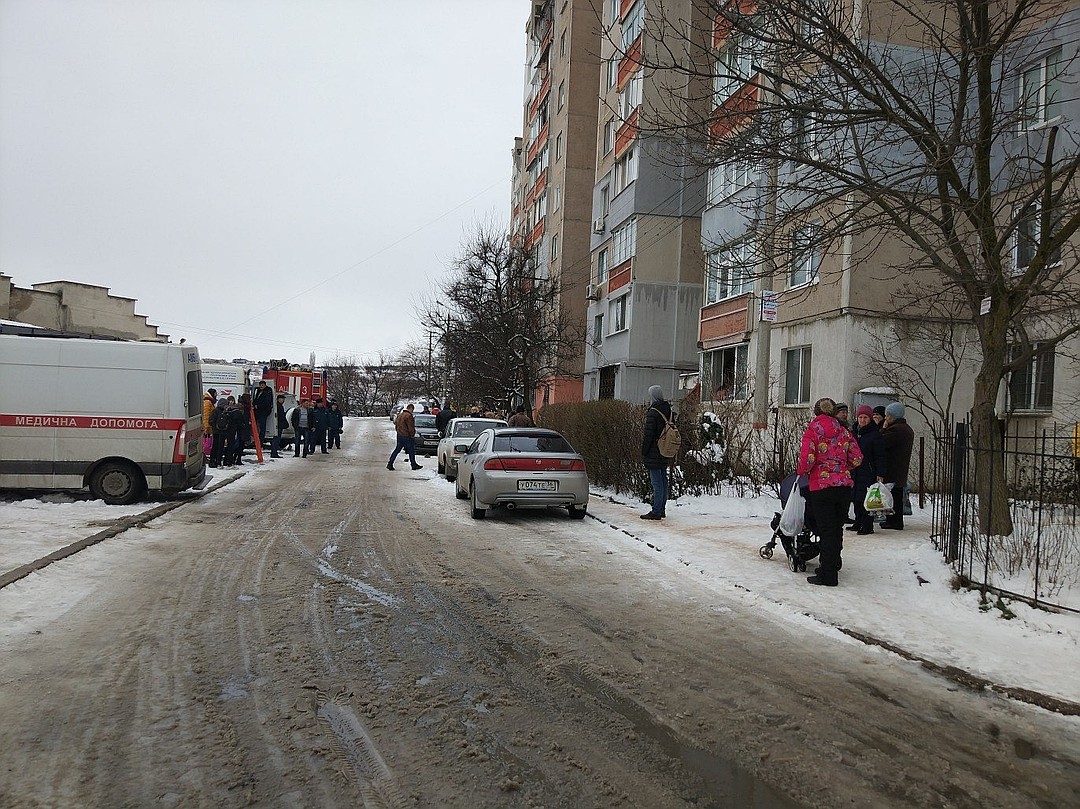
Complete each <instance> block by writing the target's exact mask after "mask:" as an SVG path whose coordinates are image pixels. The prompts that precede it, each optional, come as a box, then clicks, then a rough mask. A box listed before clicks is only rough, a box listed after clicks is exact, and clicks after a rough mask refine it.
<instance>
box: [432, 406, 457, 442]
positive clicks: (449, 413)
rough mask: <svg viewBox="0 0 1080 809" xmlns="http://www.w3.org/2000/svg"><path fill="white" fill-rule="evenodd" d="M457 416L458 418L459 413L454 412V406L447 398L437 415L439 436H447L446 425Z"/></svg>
mask: <svg viewBox="0 0 1080 809" xmlns="http://www.w3.org/2000/svg"><path fill="white" fill-rule="evenodd" d="M455 418H457V413H455V412H454V406H453V405H452V404H451V403H450V400H449V399H447V400H446V402H445V403H444V404H443V406H442V409H441V410H440V411H439V414H438V415H437V416H435V429H436V430H438V431H439V438H446V425H447V424H449V423H450V421H451V420H452V419H455Z"/></svg>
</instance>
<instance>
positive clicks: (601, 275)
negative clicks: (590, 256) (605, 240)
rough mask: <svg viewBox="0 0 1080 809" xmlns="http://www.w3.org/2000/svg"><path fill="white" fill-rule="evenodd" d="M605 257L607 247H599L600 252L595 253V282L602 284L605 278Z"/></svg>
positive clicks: (606, 255) (606, 265)
mask: <svg viewBox="0 0 1080 809" xmlns="http://www.w3.org/2000/svg"><path fill="white" fill-rule="evenodd" d="M607 257H608V248H606V247H601V248H600V252H598V253H597V254H596V283H598V284H602V283H604V282H605V281H606V280H607V270H608V264H607Z"/></svg>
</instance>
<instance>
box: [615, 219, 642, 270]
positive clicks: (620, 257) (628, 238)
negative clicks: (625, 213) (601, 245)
mask: <svg viewBox="0 0 1080 809" xmlns="http://www.w3.org/2000/svg"><path fill="white" fill-rule="evenodd" d="M636 252H637V219H631V220H630V221H629V222H627V223H626V224H625V225H623V226H622V227H618V228H616V229H615V230H613V231H611V266H613V267H617V266H619V265H620V264H622V263H623V262H624V261H627V260H628V259H631V258H633V257H634V254H635V253H636Z"/></svg>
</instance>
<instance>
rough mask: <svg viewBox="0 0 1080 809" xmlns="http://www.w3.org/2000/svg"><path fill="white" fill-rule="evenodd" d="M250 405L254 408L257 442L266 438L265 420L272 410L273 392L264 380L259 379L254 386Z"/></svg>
mask: <svg viewBox="0 0 1080 809" xmlns="http://www.w3.org/2000/svg"><path fill="white" fill-rule="evenodd" d="M251 404H252V407H253V408H254V410H255V424H256V426H257V427H258V430H259V443H260V444H262V443H263V442H264V441H265V440H266V421H267V419H269V418H270V414H271V413H273V412H274V392H273V391H272V390H270V388H268V387H267V386H266V380H265V379H260V380H259V384H258V386H257V387H256V388H255V397H254V399H252V402H251Z"/></svg>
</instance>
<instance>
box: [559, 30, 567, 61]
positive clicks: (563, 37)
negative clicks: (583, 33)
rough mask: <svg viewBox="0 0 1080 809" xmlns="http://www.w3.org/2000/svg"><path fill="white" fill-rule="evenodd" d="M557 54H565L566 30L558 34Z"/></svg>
mask: <svg viewBox="0 0 1080 809" xmlns="http://www.w3.org/2000/svg"><path fill="white" fill-rule="evenodd" d="M559 56H566V31H563V32H562V33H561V34H559Z"/></svg>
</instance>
